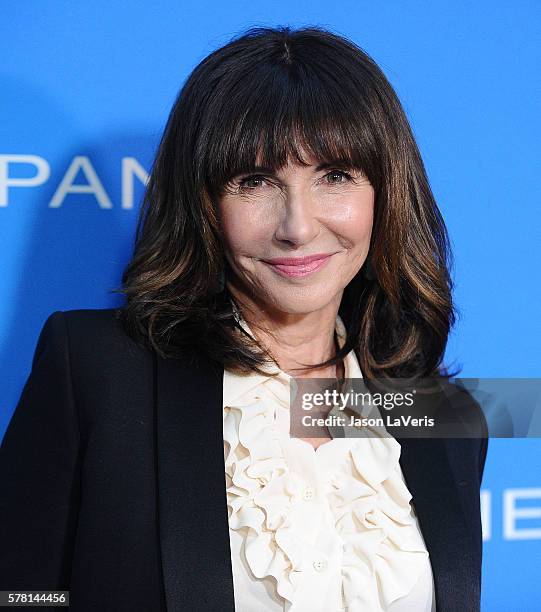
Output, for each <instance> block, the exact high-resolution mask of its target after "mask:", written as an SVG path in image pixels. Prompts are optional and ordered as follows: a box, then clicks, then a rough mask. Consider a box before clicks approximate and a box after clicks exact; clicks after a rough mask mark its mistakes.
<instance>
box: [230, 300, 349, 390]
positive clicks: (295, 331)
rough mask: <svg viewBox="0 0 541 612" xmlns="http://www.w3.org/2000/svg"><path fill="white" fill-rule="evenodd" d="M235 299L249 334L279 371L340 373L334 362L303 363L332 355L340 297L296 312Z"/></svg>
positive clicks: (309, 374)
mask: <svg viewBox="0 0 541 612" xmlns="http://www.w3.org/2000/svg"><path fill="white" fill-rule="evenodd" d="M232 293H233V292H232ZM233 295H235V294H233ZM235 298H236V302H237V303H238V304H239V307H240V310H241V314H242V316H243V318H244V320H245V321H246V323H247V324H248V326H249V327H250V330H251V331H252V333H253V335H254V336H255V337H256V339H257V340H258V341H259V342H260V343H261V344H262V345H263V346H264V347H265V348H266V349H267V351H268V352H269V353H270V355H271V356H272V357H273V359H274V361H275V362H276V363H277V365H278V367H279V368H280V369H281V370H282V371H284V372H286V373H287V374H289V375H291V376H296V377H299V378H312V377H315V378H334V377H336V376H337V375H338V376H340V375H342V374H343V370H342V371H341V370H340V368H337V367H336V366H335V365H332V366H328V367H325V368H318V369H314V368H306V366H307V364H310V365H312V364H317V363H321V362H322V361H326V360H328V359H330V358H331V357H334V355H335V354H336V350H337V348H338V347H337V346H336V342H335V326H336V316H337V314H338V308H339V306H340V299H341V296H337V297H336V298H335V299H334V300H332V301H331V302H330V303H329V304H327V305H326V306H325V307H324V308H322V309H320V310H315V311H312V312H308V313H300V314H298V313H286V312H282V311H279V310H276V309H273V308H269V307H268V306H266V307H261V306H259V305H257V304H255V303H253V302H248V301H247V300H246V299H245V297H244V296H239V295H235ZM299 368H304V369H299Z"/></svg>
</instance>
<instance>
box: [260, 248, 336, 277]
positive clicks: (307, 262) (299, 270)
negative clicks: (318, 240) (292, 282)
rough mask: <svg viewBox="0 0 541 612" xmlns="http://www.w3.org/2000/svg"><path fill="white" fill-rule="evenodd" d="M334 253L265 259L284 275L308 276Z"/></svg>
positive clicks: (322, 265) (325, 262)
mask: <svg viewBox="0 0 541 612" xmlns="http://www.w3.org/2000/svg"><path fill="white" fill-rule="evenodd" d="M333 255H334V253H316V254H315V255H308V256H306V257H276V258H274V259H264V260H263V261H264V262H265V263H266V264H267V265H269V266H270V267H271V268H272V269H273V270H274V271H275V272H277V273H278V274H281V275H282V276H286V277H295V276H307V275H308V274H312V273H313V272H317V271H318V270H321V268H323V267H324V266H325V265H326V264H327V262H328V261H329V259H330V258H331V257H332V256H333Z"/></svg>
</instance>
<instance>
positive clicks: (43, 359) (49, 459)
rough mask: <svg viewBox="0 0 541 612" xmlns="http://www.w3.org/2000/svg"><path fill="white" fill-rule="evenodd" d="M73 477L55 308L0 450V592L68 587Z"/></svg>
mask: <svg viewBox="0 0 541 612" xmlns="http://www.w3.org/2000/svg"><path fill="white" fill-rule="evenodd" d="M79 473H80V433H79V424H78V418H77V409H76V405H75V400H74V395H73V388H72V381H71V375H70V352H69V338H68V330H67V327H66V322H65V317H64V313H63V312H61V311H56V312H53V313H52V314H51V315H50V316H49V317H48V319H47V320H46V322H45V324H44V325H43V328H42V330H41V333H40V335H39V339H38V342H37V346H36V350H35V353H34V357H33V362H32V370H31V372H30V375H29V377H28V379H27V381H26V384H25V386H24V388H23V391H22V394H21V396H20V399H19V402H18V404H17V406H16V408H15V411H14V413H13V416H12V418H11V421H10V423H9V425H8V428H7V430H6V433H5V435H4V438H3V441H2V445H1V447H0V590H69V583H70V568H71V556H72V550H73V545H74V538H75V532H76V527H77V515H78V507H79V492H80V476H79Z"/></svg>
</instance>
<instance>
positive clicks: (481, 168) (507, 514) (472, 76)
mask: <svg viewBox="0 0 541 612" xmlns="http://www.w3.org/2000/svg"><path fill="white" fill-rule="evenodd" d="M2 9H3V10H2V19H1V20H0V40H1V41H2V43H1V44H2V57H3V62H2V73H1V77H0V78H1V88H0V111H1V121H0V130H1V132H0V239H1V243H0V244H1V249H2V250H1V255H2V267H1V270H2V274H1V276H0V365H1V372H2V386H1V389H0V393H1V396H0V402H1V404H0V435H2V434H3V432H4V430H5V427H6V426H7V423H8V421H9V418H10V416H11V414H12V411H13V409H14V408H15V405H16V403H17V400H18V397H19V395H20V392H21V389H22V386H23V384H24V381H25V379H26V377H27V376H28V373H29V370H30V363H31V357H32V354H33V351H34V348H35V344H36V341H37V334H38V332H39V330H40V328H41V326H42V325H43V323H44V321H45V319H46V317H47V315H48V314H50V313H51V312H52V311H54V310H66V309H72V308H109V307H112V306H116V305H119V304H120V303H121V298H120V297H119V296H113V295H111V294H110V293H109V290H110V289H112V288H113V287H116V286H118V285H119V284H120V274H121V271H122V268H123V266H124V265H125V263H126V261H127V260H128V258H129V256H130V252H131V247H132V239H133V233H134V226H135V220H136V215H137V209H138V206H139V204H140V200H141V196H142V193H143V186H144V181H145V178H146V173H147V172H148V170H149V168H150V164H151V161H152V158H153V155H154V153H155V150H156V146H157V144H158V140H159V137H160V134H161V131H162V129H163V128H164V125H165V121H166V118H167V115H168V112H169V110H170V107H171V105H172V103H173V101H174V99H175V97H176V94H177V92H178V90H179V88H180V87H181V85H182V83H183V81H184V79H185V78H186V77H187V75H188V74H189V72H190V71H191V70H192V69H193V67H194V66H195V65H196V64H197V63H198V62H199V61H200V60H201V59H203V57H205V56H206V55H207V54H208V53H209V52H211V51H212V50H213V49H215V48H216V47H218V46H220V45H222V44H224V43H225V42H227V40H228V39H229V38H230V37H231V36H233V35H235V34H237V33H239V32H241V31H243V30H244V29H246V28H247V27H249V26H253V25H291V26H301V25H321V26H326V27H330V28H332V29H334V30H336V31H337V32H338V33H341V34H344V35H346V36H348V37H350V38H351V39H353V40H354V41H355V42H357V43H358V44H359V45H360V46H361V47H363V48H364V49H365V50H366V51H368V53H369V54H371V55H372V56H373V57H374V59H375V60H376V61H377V62H378V63H379V64H380V66H381V67H382V68H383V70H384V71H385V73H386V74H387V76H388V78H389V79H390V81H391V82H392V84H393V85H394V87H395V88H396V90H397V92H398V94H399V96H400V98H401V100H402V101H403V104H404V107H405V110H406V112H407V114H408V116H409V118H410V120H411V123H412V126H413V129H414V132H415V135H416V137H417V140H418V143H419V146H420V149H421V152H422V154H423V157H424V160H425V163H426V166H427V170H428V174H429V178H430V181H431V184H432V187H433V189H434V192H435V195H436V198H437V201H438V203H439V206H440V208H441V210H442V213H443V215H444V218H445V220H446V222H447V225H448V228H449V232H450V235H451V239H452V243H453V247H454V252H455V256H456V266H455V274H454V277H455V281H456V284H457V288H456V293H455V299H456V302H457V304H458V307H459V309H460V313H461V317H460V320H459V322H458V324H457V326H456V328H455V330H454V332H453V334H452V335H451V338H450V342H449V346H448V351H447V360H448V361H449V362H451V363H457V364H461V365H462V366H463V370H462V374H461V375H462V376H465V377H482V376H485V377H489V376H490V377H539V376H540V375H541V371H540V367H539V359H538V350H539V340H540V323H539V314H540V312H541V308H540V301H541V300H540V286H539V273H538V266H539V256H538V251H537V247H536V246H535V245H538V244H539V236H541V231H540V229H541V228H540V225H541V223H540V215H539V204H540V197H539V188H538V182H537V181H538V177H539V175H540V173H539V171H540V168H539V160H540V159H541V155H540V150H539V149H540V145H539V143H540V142H541V133H540V131H541V130H540V127H539V125H540V123H539V98H540V95H539V93H540V82H539V81H540V76H539V75H540V70H539V66H540V65H541V61H540V60H541V58H540V47H539V39H540V37H539V35H540V22H541V20H540V16H541V4H540V3H539V1H538V0H532V1H525V0H518V1H517V2H514V3H508V2H503V1H494V0H491V1H487V0H483V1H478V2H475V3H473V2H454V3H444V2H422V1H417V2H408V3H400V2H364V1H361V0H354V1H347V2H345V1H342V2H341V1H338V2H337V3H334V4H333V5H332V6H331V4H329V3H328V2H321V1H318V0H310V1H297V2H294V3H292V2H290V1H285V0H274V1H273V2H272V3H267V2H260V1H258V0H250V1H249V2H245V1H241V0H230V1H229V2H227V3H224V2H220V1H218V0H214V1H203V0H197V1H193V0H189V1H188V0H184V1H183V2H181V3H180V2H173V1H171V2H166V1H158V0H154V1H153V2H110V1H107V2H103V1H102V0H94V1H93V2H82V1H79V2H77V1H71V2H68V1H65V2H61V1H59V0H49V1H48V2H46V3H45V2H32V1H23V0H17V1H15V0H12V1H11V2H4V3H3V5H2ZM536 239H537V240H536ZM540 449H541V441H540V440H491V441H490V444H489V452H488V458H487V464H486V471H485V478H484V482H483V491H482V502H483V526H484V538H485V542H484V561H483V571H484V583H483V595H482V597H483V609H484V610H485V611H487V610H490V611H492V610H505V611H506V612H508V611H510V610H521V611H526V610H538V609H541V597H540V596H539V593H538V582H537V580H538V578H539V568H540V567H541V470H540V467H541V458H540Z"/></svg>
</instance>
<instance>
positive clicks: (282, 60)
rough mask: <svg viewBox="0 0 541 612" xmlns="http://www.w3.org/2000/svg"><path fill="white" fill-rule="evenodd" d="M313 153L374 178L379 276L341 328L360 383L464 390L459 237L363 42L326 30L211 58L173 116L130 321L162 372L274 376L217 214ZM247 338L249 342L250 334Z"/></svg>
mask: <svg viewBox="0 0 541 612" xmlns="http://www.w3.org/2000/svg"><path fill="white" fill-rule="evenodd" d="M301 151H307V152H308V153H309V154H310V155H312V156H313V157H314V158H316V159H318V160H322V161H327V162H333V163H334V162H336V163H343V164H346V165H347V166H348V167H350V168H356V169H359V170H361V171H362V172H363V173H364V174H365V175H366V176H367V177H368V179H369V180H370V183H371V184H372V186H373V187H374V191H375V206H374V224H373V230H372V237H371V243H370V249H369V252H368V256H367V261H366V263H365V264H364V265H363V266H362V268H361V269H360V271H359V272H358V274H357V275H356V276H355V277H354V278H353V279H352V281H351V282H350V283H349V284H348V286H347V287H346V288H345V290H344V294H343V297H342V302H341V304H340V309H339V313H340V316H341V317H342V319H343V321H344V324H345V327H346V330H347V341H346V343H345V345H344V346H343V347H342V349H341V350H340V351H338V352H337V354H336V356H335V357H333V358H332V359H329V360H327V361H325V362H324V363H321V364H316V365H315V366H314V367H323V366H327V365H331V364H334V363H338V362H339V360H341V359H343V358H344V357H345V355H346V354H347V353H348V352H349V351H350V350H352V349H353V350H355V353H356V355H357V358H358V360H359V365H360V367H361V370H362V372H363V376H364V377H365V378H367V379H370V378H417V377H433V376H446V377H449V376H453V375H454V373H452V374H450V373H448V371H447V370H446V368H444V367H443V366H442V358H443V353H444V351H445V347H446V344H447V338H448V334H449V331H450V329H451V327H452V325H453V324H454V322H455V309H454V306H453V303H452V297H451V293H452V281H451V278H450V273H449V270H450V266H451V252H450V246H449V238H448V235H447V230H446V227H445V224H444V221H443V218H442V216H441V214H440V211H439V209H438V206H437V204H436V202H435V199H434V196H433V194H432V191H431V188H430V185H429V182H428V178H427V175H426V171H425V168H424V165H423V161H422V159H421V156H420V153H419V150H418V147H417V145H416V143H415V139H414V136H413V134H412V131H411V128H410V126H409V123H408V120H407V118H406V115H405V113H404V110H403V108H402V106H401V104H400V101H399V99H398V97H397V95H396V93H395V92H394V90H393V88H392V86H391V85H390V83H389V82H388V80H387V79H386V77H385V75H384V74H383V72H382V70H381V69H380V68H379V67H378V65H377V64H376V63H375V62H374V60H373V59H371V58H370V56H369V55H367V53H365V52H364V51H363V50H362V49H361V48H359V47H358V46H357V45H356V44H355V43H353V42H352V41H350V40H348V39H347V38H344V37H342V36H340V35H338V34H336V33H333V32H331V31H329V30H327V29H323V28H320V27H304V28H300V29H296V30H294V29H291V28H290V27H277V28H270V27H252V28H250V29H248V30H247V31H245V32H244V33H243V34H242V35H239V36H237V37H235V38H233V39H232V40H230V42H228V43H227V44H226V45H225V46H223V47H221V48H219V49H217V50H216V51H214V52H213V53H211V54H210V55H209V56H208V57H206V58H205V59H204V60H203V61H201V63H199V65H198V66H197V67H196V68H195V69H194V70H193V72H192V73H191V74H190V75H189V77H188V78H187V80H186V81H185V83H184V85H183V87H182V89H181V90H180V92H179V94H178V97H177V99H176V101H175V103H174V106H173V108H172V110H171V113H170V115H169V118H168V121H167V125H166V127H165V130H164V133H163V136H162V138H161V141H160V145H159V148H158V151H157V154H156V157H155V160H154V163H153V165H152V169H151V173H150V178H149V182H148V185H147V189H146V192H145V196H144V200H143V203H142V206H141V209H140V212H139V218H138V223H137V229H136V235H135V246H134V252H133V257H132V259H131V261H130V262H129V263H128V265H127V266H126V268H125V269H124V272H123V275H122V287H121V288H120V289H115V290H114V292H120V293H123V294H124V295H125V305H124V307H123V308H122V309H119V311H118V316H119V318H120V319H121V321H122V323H123V325H124V328H125V330H126V332H127V333H128V334H129V335H130V336H131V337H132V338H133V339H134V340H135V341H136V342H138V343H140V344H142V345H144V346H147V347H150V348H152V349H154V350H155V351H156V352H157V353H158V354H159V355H160V356H162V357H173V358H180V357H186V355H190V354H194V355H195V354H201V353H203V354H204V355H205V356H206V357H208V358H209V359H211V360H212V361H213V362H215V363H219V364H222V365H223V366H224V367H226V368H229V369H232V370H234V371H237V372H250V371H257V372H261V368H262V367H264V365H265V364H266V362H267V360H268V359H269V355H268V353H267V352H266V351H265V348H264V347H263V346H260V345H259V344H258V342H257V341H255V340H254V339H252V338H250V337H249V336H248V335H247V334H246V333H242V332H243V330H242V328H241V327H240V326H239V322H238V320H237V317H236V316H235V308H236V306H237V305H236V304H235V301H234V299H233V296H232V295H231V294H230V293H229V292H228V290H227V287H223V286H222V285H223V283H222V285H221V284H220V278H222V279H223V277H224V275H225V276H226V277H227V274H228V267H227V263H226V260H225V256H224V251H223V246H222V240H221V232H220V224H219V215H218V208H217V201H218V198H219V197H220V195H221V194H222V193H223V189H224V186H225V185H226V184H227V183H228V181H229V180H230V179H231V178H232V177H234V176H236V175H238V174H241V173H246V172H251V171H252V170H253V168H254V166H255V161H256V158H257V157H258V155H261V156H262V158H261V163H262V164H263V165H264V166H266V167H268V168H271V169H273V170H276V169H279V168H281V167H283V166H284V165H285V164H286V163H287V161H288V160H289V159H292V158H293V159H296V160H297V161H298V163H304V160H303V159H302V155H301ZM239 332H240V333H239Z"/></svg>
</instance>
